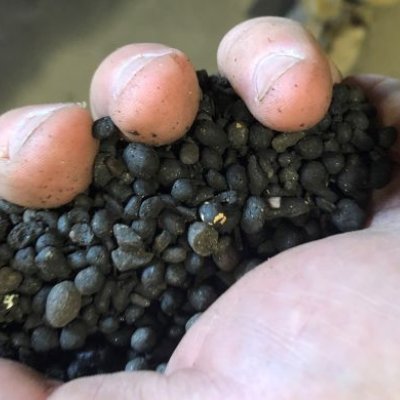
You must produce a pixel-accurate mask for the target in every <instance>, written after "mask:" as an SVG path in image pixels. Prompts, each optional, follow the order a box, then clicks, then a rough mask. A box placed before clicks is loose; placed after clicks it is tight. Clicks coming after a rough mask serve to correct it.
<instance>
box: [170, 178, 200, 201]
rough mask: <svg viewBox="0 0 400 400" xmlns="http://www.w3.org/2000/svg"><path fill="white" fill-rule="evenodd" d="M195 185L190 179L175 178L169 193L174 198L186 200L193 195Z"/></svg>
mask: <svg viewBox="0 0 400 400" xmlns="http://www.w3.org/2000/svg"><path fill="white" fill-rule="evenodd" d="M195 190H196V186H195V185H194V183H193V182H192V181H191V180H190V179H177V180H176V181H175V182H174V184H173V186H172V189H171V195H172V197H174V198H175V199H176V200H179V201H182V202H187V201H190V200H191V199H192V198H193V197H194V195H195Z"/></svg>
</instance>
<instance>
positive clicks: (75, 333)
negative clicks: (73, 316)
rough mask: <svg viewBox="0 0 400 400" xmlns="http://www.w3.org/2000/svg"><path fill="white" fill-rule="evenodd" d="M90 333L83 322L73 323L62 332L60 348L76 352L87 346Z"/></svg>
mask: <svg viewBox="0 0 400 400" xmlns="http://www.w3.org/2000/svg"><path fill="white" fill-rule="evenodd" d="M87 334H88V331H87V327H86V325H85V324H84V323H83V322H81V321H73V322H71V323H70V324H68V325H67V326H65V327H64V328H63V329H62V330H61V334H60V346H61V348H62V349H63V350H76V349H79V348H81V347H83V345H84V344H85V341H86V337H87Z"/></svg>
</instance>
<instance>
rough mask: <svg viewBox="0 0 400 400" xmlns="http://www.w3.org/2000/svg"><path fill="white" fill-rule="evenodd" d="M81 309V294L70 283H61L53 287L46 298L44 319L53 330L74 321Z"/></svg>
mask: <svg viewBox="0 0 400 400" xmlns="http://www.w3.org/2000/svg"><path fill="white" fill-rule="evenodd" d="M80 308H81V294H80V293H79V291H78V289H77V288H76V287H75V285H74V284H73V283H72V282H70V281H63V282H60V283H58V284H57V285H55V286H53V288H52V289H51V290H50V293H49V295H48V296H47V301H46V319H47V321H48V322H49V324H50V325H51V326H53V327H54V328H62V327H63V326H65V325H67V324H68V323H70V322H71V321H72V320H74V319H75V318H76V317H77V315H78V314H79V311H80Z"/></svg>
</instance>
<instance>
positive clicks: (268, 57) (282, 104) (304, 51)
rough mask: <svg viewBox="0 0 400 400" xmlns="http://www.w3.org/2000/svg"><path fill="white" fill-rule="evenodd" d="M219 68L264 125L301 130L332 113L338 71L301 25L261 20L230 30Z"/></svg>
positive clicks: (225, 40) (271, 19) (285, 21)
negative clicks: (329, 110) (332, 100)
mask: <svg viewBox="0 0 400 400" xmlns="http://www.w3.org/2000/svg"><path fill="white" fill-rule="evenodd" d="M218 68H219V70H220V72H221V73H222V75H224V76H225V77H226V78H227V79H228V80H229V81H230V83H231V85H232V86H233V88H234V89H235V90H236V92H238V93H239V95H240V96H241V97H242V98H243V100H244V101H245V102H246V105H247V106H248V108H249V110H250V111H251V112H252V114H253V115H254V116H255V118H256V119H258V120H259V121H260V122H261V123H262V124H264V125H267V126H269V127H271V128H273V129H276V130H279V131H296V130H302V129H306V128H310V127H311V126H313V125H315V124H316V123H318V122H319V121H320V120H321V119H322V118H323V116H324V114H325V113H326V111H327V110H328V107H329V104H330V101H331V96H332V86H333V83H334V82H336V81H339V80H340V76H339V73H338V71H337V70H336V68H335V67H334V66H333V65H332V64H331V63H330V62H329V60H328V58H327V57H326V56H325V55H324V53H323V51H322V49H321V48H320V46H319V45H318V43H317V41H316V40H315V39H314V38H313V37H312V36H311V34H309V33H308V32H307V31H306V30H305V29H304V28H303V27H302V26H301V25H300V24H298V23H297V22H294V21H291V20H289V19H285V18H278V17H261V18H256V19H252V20H248V21H245V22H243V23H241V24H239V25H237V26H236V27H234V28H233V29H232V30H230V31H229V32H228V33H227V34H226V35H225V37H224V38H223V39H222V41H221V43H220V45H219V49H218Z"/></svg>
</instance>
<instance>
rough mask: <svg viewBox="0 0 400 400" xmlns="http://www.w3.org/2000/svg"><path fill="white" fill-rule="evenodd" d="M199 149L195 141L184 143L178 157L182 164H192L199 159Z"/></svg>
mask: <svg viewBox="0 0 400 400" xmlns="http://www.w3.org/2000/svg"><path fill="white" fill-rule="evenodd" d="M199 157H200V151H199V146H198V145H197V144H196V143H190V142H188V143H184V144H183V145H182V147H181V150H180V153H179V159H180V160H181V162H182V163H183V164H187V165H193V164H196V163H197V162H198V161H199Z"/></svg>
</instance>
